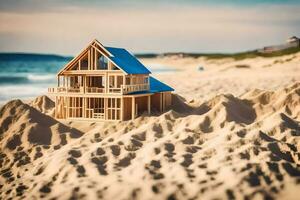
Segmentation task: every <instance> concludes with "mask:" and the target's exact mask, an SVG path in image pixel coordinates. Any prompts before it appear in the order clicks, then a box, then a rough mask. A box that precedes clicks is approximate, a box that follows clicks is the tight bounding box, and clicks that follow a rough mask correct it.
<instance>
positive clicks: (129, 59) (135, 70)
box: [105, 47, 151, 74]
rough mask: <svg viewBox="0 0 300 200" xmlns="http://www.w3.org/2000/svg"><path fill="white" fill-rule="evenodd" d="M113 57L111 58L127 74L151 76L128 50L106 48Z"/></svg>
mask: <svg viewBox="0 0 300 200" xmlns="http://www.w3.org/2000/svg"><path fill="white" fill-rule="evenodd" d="M105 49H106V50H107V51H109V52H110V53H111V54H112V55H113V56H110V57H109V58H110V59H111V60H112V61H113V62H114V63H115V64H116V65H118V66H119V67H120V68H121V69H122V70H123V71H125V72H126V73H127V74H151V72H150V71H149V70H148V69H147V68H146V67H145V66H144V65H143V64H142V63H140V61H138V59H136V57H134V56H133V55H131V54H130V53H129V52H128V51H127V50H126V49H122V48H115V47H105Z"/></svg>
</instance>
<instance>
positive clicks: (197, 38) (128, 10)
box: [0, 0, 300, 55]
mask: <svg viewBox="0 0 300 200" xmlns="http://www.w3.org/2000/svg"><path fill="white" fill-rule="evenodd" d="M299 25H300V0H285V1H280V0H251V1H250V0H224V1H221V0H173V1H171V0H162V1H158V0H152V1H145V0H111V1H106V0H85V1H83V0H0V52H34V53H51V54H61V55H76V54H77V53H79V51H80V50H81V49H83V48H84V47H86V45H87V44H88V43H89V42H90V41H92V40H93V39H95V38H96V39H98V40H99V41H100V42H101V43H102V44H104V45H105V46H115V47H123V48H126V49H128V50H129V51H131V52H133V53H163V52H197V53H211V52H223V53H232V52H239V51H247V50H252V49H256V48H261V47H263V46H266V45H273V44H280V43H284V42H285V40H286V39H287V38H289V37H290V36H293V35H295V36H300V26H299Z"/></svg>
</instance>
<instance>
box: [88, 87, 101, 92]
mask: <svg viewBox="0 0 300 200" xmlns="http://www.w3.org/2000/svg"><path fill="white" fill-rule="evenodd" d="M85 92H86V93H104V92H105V88H99V87H87V88H86V90H85Z"/></svg>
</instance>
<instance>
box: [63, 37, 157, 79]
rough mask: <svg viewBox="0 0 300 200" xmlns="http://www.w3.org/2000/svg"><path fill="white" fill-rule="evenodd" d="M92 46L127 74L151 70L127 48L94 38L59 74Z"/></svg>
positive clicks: (68, 68) (143, 72) (70, 66)
mask: <svg viewBox="0 0 300 200" xmlns="http://www.w3.org/2000/svg"><path fill="white" fill-rule="evenodd" d="M90 48H94V49H96V51H98V52H99V53H101V54H102V55H103V56H105V57H106V58H107V59H108V60H109V61H111V62H112V63H113V64H114V65H115V66H116V67H118V68H119V69H120V70H122V71H123V72H124V73H125V74H150V73H151V72H150V71H149V70H148V69H147V68H146V67H145V66H144V65H143V64H142V63H140V62H139V60H138V59H137V58H136V57H135V56H133V55H132V54H130V53H129V52H128V51H127V50H126V49H122V48H114V47H104V46H103V45H102V44H101V43H100V42H99V41H98V40H96V39H95V40H93V41H92V42H91V43H90V44H89V45H88V46H87V47H86V48H85V49H84V50H82V51H81V52H80V53H79V54H78V55H77V56H76V57H74V58H73V59H72V60H71V61H70V62H69V63H68V64H66V65H65V67H64V68H63V69H61V70H60V71H59V72H58V75H61V74H63V73H64V72H65V71H68V70H70V69H71V68H72V67H73V66H74V64H75V63H76V62H78V61H79V60H80V59H81V58H82V57H83V56H84V55H85V54H86V53H87V52H88V51H89V49H90Z"/></svg>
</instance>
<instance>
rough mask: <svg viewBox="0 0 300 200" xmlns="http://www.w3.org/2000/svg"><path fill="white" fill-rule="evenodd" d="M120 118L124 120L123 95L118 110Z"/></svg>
mask: <svg viewBox="0 0 300 200" xmlns="http://www.w3.org/2000/svg"><path fill="white" fill-rule="evenodd" d="M120 115H121V116H120V119H121V120H122V121H123V120H124V97H121V112H120Z"/></svg>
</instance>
